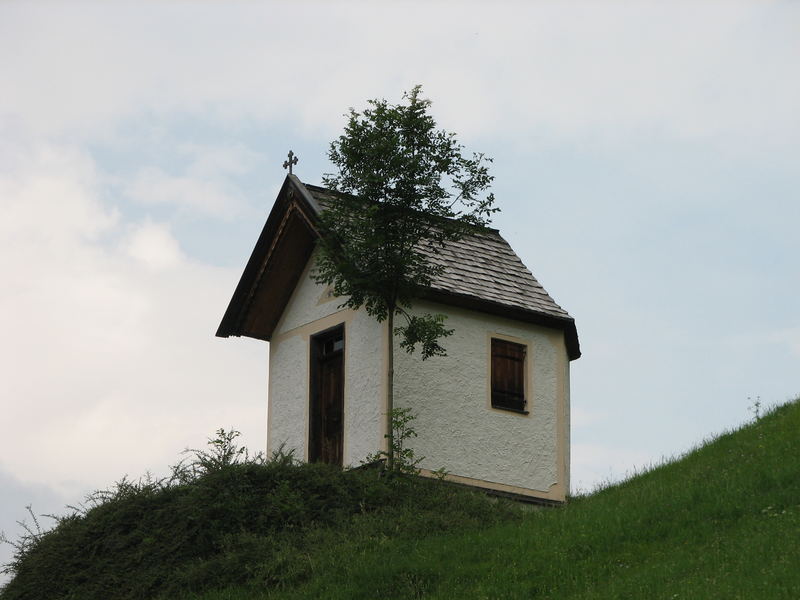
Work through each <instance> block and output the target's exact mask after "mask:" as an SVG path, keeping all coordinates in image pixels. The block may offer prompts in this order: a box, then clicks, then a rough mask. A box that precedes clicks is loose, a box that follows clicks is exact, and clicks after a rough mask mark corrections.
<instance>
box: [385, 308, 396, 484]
mask: <svg viewBox="0 0 800 600" xmlns="http://www.w3.org/2000/svg"><path fill="white" fill-rule="evenodd" d="M387 326H388V328H389V335H387V336H386V337H387V342H386V353H387V354H386V440H387V441H388V442H389V447H388V448H387V453H386V463H387V464H386V466H387V468H388V469H389V471H394V428H393V427H392V413H393V412H394V307H393V306H392V307H390V308H389V317H388V319H387Z"/></svg>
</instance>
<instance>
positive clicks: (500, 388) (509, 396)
mask: <svg viewBox="0 0 800 600" xmlns="http://www.w3.org/2000/svg"><path fill="white" fill-rule="evenodd" d="M525 350H526V347H525V346H524V345H522V344H515V343H514V342H509V341H507V340H498V339H494V338H492V406H494V407H495V408H507V409H510V410H519V411H524V410H525Z"/></svg>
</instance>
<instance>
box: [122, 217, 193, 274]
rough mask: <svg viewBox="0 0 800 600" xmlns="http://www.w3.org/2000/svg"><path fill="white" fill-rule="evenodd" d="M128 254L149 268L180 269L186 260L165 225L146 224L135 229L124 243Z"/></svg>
mask: <svg viewBox="0 0 800 600" xmlns="http://www.w3.org/2000/svg"><path fill="white" fill-rule="evenodd" d="M124 248H125V251H126V252H127V254H128V255H129V256H130V257H131V258H133V259H135V260H137V261H140V262H141V263H143V264H145V265H147V266H148V267H151V268H154V269H170V268H175V267H179V266H181V265H182V263H184V261H185V258H184V256H183V252H181V249H180V246H179V245H178V242H177V241H176V240H175V238H174V237H172V234H171V233H170V231H169V227H167V226H166V225H164V224H156V223H145V224H142V225H139V226H137V227H135V228H134V229H133V230H132V231H131V233H130V234H129V235H128V236H127V239H126V240H125V242H124Z"/></svg>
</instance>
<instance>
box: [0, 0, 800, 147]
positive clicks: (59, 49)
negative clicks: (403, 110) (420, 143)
mask: <svg viewBox="0 0 800 600" xmlns="http://www.w3.org/2000/svg"><path fill="white" fill-rule="evenodd" d="M22 7H23V5H22V4H8V3H6V4H5V5H4V6H3V8H2V9H0V10H2V11H3V12H4V17H5V18H4V21H5V22H6V23H7V25H6V27H5V31H4V32H3V33H4V35H3V36H0V40H2V41H0V56H2V57H4V58H2V59H0V61H2V62H0V72H1V73H3V75H4V79H6V80H10V81H14V82H15V83H16V85H14V86H11V87H10V88H9V89H8V90H6V91H5V93H4V94H3V97H2V98H0V115H5V118H6V119H7V120H8V122H11V121H12V120H15V121H18V122H22V123H25V126H26V127H30V128H31V129H32V130H35V131H39V132H46V133H54V132H71V134H72V135H83V136H85V135H90V136H93V137H97V136H103V135H109V132H110V131H111V130H113V128H114V124H115V123H116V122H118V121H119V120H120V119H124V118H127V117H130V116H132V115H137V114H142V113H152V114H157V115H168V114H172V113H175V114H178V113H179V114H182V115H200V114H202V115H205V116H206V117H208V116H209V115H215V116H216V118H217V119H219V120H220V121H221V122H223V123H241V122H242V120H243V119H245V120H246V119H252V120H254V121H260V122H271V123H277V122H285V121H291V122H293V123H295V124H296V125H295V127H297V126H300V127H302V128H304V129H306V130H307V131H315V132H320V131H321V132H324V133H325V134H327V135H330V134H333V133H336V132H338V131H339V130H340V128H341V124H342V116H341V115H342V113H343V112H345V110H346V108H347V107H348V106H352V105H356V106H361V105H362V104H363V102H364V100H365V99H366V98H371V97H375V96H381V95H385V96H387V97H389V98H391V99H397V98H398V96H399V93H400V91H401V90H402V89H408V88H409V87H410V86H411V85H413V84H414V83H423V84H425V86H426V93H427V94H429V95H430V97H432V98H434V99H435V100H436V104H435V112H436V114H437V115H439V116H440V117H441V119H442V121H443V123H444V124H445V125H446V126H447V127H448V128H450V129H455V130H457V131H459V132H461V133H462V134H463V135H464V136H467V137H469V136H480V135H489V134H493V135H496V134H503V135H505V136H511V137H513V138H518V137H519V135H520V132H524V137H525V139H526V140H530V141H531V142H535V143H536V144H537V145H541V144H542V143H543V142H546V141H548V140H550V141H552V140H553V139H563V138H566V139H570V140H575V139H581V140H583V141H584V143H585V142H586V141H589V140H605V141H606V142H609V141H610V142H613V143H618V142H619V141H620V140H627V139H629V138H631V137H634V138H637V139H650V138H652V137H654V136H655V137H667V138H674V139H679V140H689V141H697V140H704V141H709V142H713V143H714V144H715V145H716V146H717V149H718V150H725V151H734V150H735V151H739V152H751V151H754V150H757V149H758V150H761V149H765V148H767V149H787V148H788V147H789V146H790V145H791V144H793V143H794V141H795V140H796V139H797V136H798V132H799V131H800V118H798V116H797V112H796V110H795V107H796V106H797V104H798V102H799V101H800V81H798V78H797V77H794V70H795V66H796V58H797V52H796V45H795V37H796V36H795V33H796V32H795V31H794V29H793V28H792V26H791V23H793V22H796V19H797V16H798V12H800V7H798V6H797V5H796V4H793V3H780V2H777V3H755V4H754V3H728V4H726V5H725V8H724V10H722V9H721V8H720V6H718V5H715V4H702V5H693V4H689V3H685V4H679V5H669V6H664V5H663V4H659V3H648V2H645V3H638V4H637V5H635V6H631V5H627V4H618V3H602V4H597V3H561V4H558V5H555V4H542V3H533V4H524V3H518V2H507V3H499V4H497V3H495V4H492V5H487V4H478V3H472V4H469V3H468V4H465V5H461V4H459V6H458V10H455V5H453V4H450V3H440V4H436V5H433V6H432V5H430V3H427V4H415V3H410V4H404V5H403V10H400V9H399V7H398V5H397V4H382V5H377V6H372V5H370V6H367V5H365V4H364V3H362V2H352V3H337V5H336V6H335V7H333V6H328V5H326V4H322V3H311V2H308V3H302V4H296V5H291V6H286V7H283V6H275V5H270V6H268V7H264V6H261V5H257V4H240V5H236V9H235V10H232V9H231V7H230V6H229V5H225V6H224V7H223V6H215V5H213V4H206V5H204V6H203V8H202V10H193V11H192V14H191V15H190V16H189V17H188V18H187V14H186V11H185V10H184V8H183V7H182V6H180V5H166V6H165V5H158V6H156V5H151V6H149V7H147V8H146V9H145V10H142V8H141V7H140V6H138V5H119V4H115V5H114V7H113V8H112V7H104V6H101V5H96V6H93V7H91V9H90V10H82V11H80V12H77V11H73V10H70V9H68V8H66V7H63V8H59V7H56V6H48V7H46V8H44V7H34V8H31V7H29V6H25V8H24V9H23V8H22ZM423 10H424V12H425V18H424V19H422V18H420V11H423ZM298 18H299V19H302V22H303V28H302V30H301V31H300V32H298V30H296V29H295V28H290V27H282V26H279V24H283V23H285V22H288V21H291V20H296V19H298ZM265 31H269V35H265ZM197 40H203V42H202V43H197ZM99 49H102V51H99ZM54 97H57V98H58V100H59V101H58V102H53V101H52V99H53V98H54Z"/></svg>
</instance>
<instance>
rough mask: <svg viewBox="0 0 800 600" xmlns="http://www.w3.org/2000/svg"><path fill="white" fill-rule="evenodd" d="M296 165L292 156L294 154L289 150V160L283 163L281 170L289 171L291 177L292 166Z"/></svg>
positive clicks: (295, 158) (294, 157)
mask: <svg viewBox="0 0 800 600" xmlns="http://www.w3.org/2000/svg"><path fill="white" fill-rule="evenodd" d="M296 164H297V157H296V156H295V155H294V152H292V151H291V150H289V160H285V161H283V168H284V169H286V168H288V169H289V175H291V174H292V165H296Z"/></svg>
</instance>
